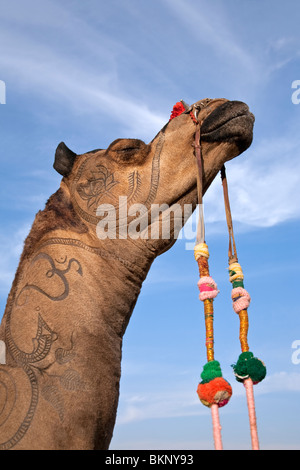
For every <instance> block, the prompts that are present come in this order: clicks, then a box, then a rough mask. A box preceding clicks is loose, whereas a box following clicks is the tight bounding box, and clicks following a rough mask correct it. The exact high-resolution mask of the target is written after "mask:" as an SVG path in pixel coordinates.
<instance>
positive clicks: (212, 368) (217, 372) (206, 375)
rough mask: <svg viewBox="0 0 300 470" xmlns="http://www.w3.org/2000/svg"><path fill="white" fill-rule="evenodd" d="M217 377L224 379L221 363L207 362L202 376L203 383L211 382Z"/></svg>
mask: <svg viewBox="0 0 300 470" xmlns="http://www.w3.org/2000/svg"><path fill="white" fill-rule="evenodd" d="M217 377H222V371H221V366H220V363H219V362H218V361H209V362H207V363H206V364H205V366H204V367H203V372H202V374H201V379H202V383H207V382H210V381H211V380H213V379H215V378H217Z"/></svg>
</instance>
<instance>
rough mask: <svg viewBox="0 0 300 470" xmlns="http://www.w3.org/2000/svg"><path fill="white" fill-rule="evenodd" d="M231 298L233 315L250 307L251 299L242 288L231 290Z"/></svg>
mask: <svg viewBox="0 0 300 470" xmlns="http://www.w3.org/2000/svg"><path fill="white" fill-rule="evenodd" d="M231 298H232V300H233V304H232V305H233V310H234V311H235V313H239V312H241V311H242V310H246V309H247V308H248V307H249V305H250V301H251V297H250V295H249V294H248V292H247V291H246V289H243V287H235V288H234V289H232V292H231Z"/></svg>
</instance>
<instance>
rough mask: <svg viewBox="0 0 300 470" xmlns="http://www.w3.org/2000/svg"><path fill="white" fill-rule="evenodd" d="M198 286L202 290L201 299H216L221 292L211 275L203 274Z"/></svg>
mask: <svg viewBox="0 0 300 470" xmlns="http://www.w3.org/2000/svg"><path fill="white" fill-rule="evenodd" d="M198 287H199V290H200V295H199V299H200V300H206V299H214V298H215V297H216V296H217V295H218V293H219V292H220V291H219V290H218V288H217V284H216V283H215V281H214V280H213V278H212V277H210V276H203V277H201V278H200V279H199V281H198Z"/></svg>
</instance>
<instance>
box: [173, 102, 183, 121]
mask: <svg viewBox="0 0 300 470" xmlns="http://www.w3.org/2000/svg"><path fill="white" fill-rule="evenodd" d="M184 111H185V107H184V106H183V104H182V103H181V101H178V103H176V104H174V106H173V111H172V113H171V116H170V119H169V121H171V119H174V118H175V117H177V116H180V114H182V113H184Z"/></svg>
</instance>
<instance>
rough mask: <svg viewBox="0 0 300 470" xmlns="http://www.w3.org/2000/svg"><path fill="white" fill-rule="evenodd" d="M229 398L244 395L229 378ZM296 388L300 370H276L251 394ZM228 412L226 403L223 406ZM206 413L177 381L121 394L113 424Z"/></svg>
mask: <svg viewBox="0 0 300 470" xmlns="http://www.w3.org/2000/svg"><path fill="white" fill-rule="evenodd" d="M232 382H233V383H232V388H233V398H232V399H234V398H239V397H243V398H244V396H245V390H244V388H243V387H242V386H241V384H239V383H237V382H234V381H232ZM299 391H300V373H298V372H292V373H289V372H278V373H274V374H272V375H270V376H267V377H266V379H265V380H264V381H263V382H261V383H260V384H259V385H257V386H256V387H255V395H257V396H258V395H266V394H276V393H279V394H281V393H287V392H297V393H299ZM226 410H227V412H228V413H230V406H228V407H227V408H226ZM205 414H207V411H206V409H205V408H203V407H201V406H199V399H198V396H197V394H196V393H195V392H193V393H192V392H191V389H189V388H188V386H186V387H185V386H184V385H183V384H180V383H179V382H178V380H177V385H176V388H174V387H172V393H170V391H167V392H165V391H162V392H159V393H153V392H152V391H149V393H142V394H138V395H137V394H132V395H130V394H127V395H125V396H124V395H122V396H121V402H120V407H119V412H118V418H117V425H126V424H128V423H131V422H134V421H143V420H147V419H160V418H178V417H182V416H201V415H205Z"/></svg>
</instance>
